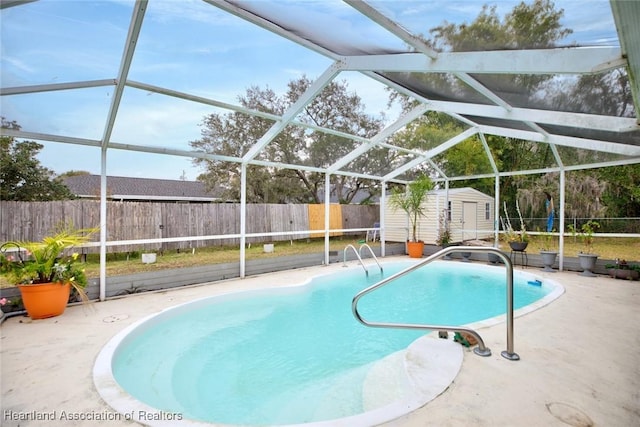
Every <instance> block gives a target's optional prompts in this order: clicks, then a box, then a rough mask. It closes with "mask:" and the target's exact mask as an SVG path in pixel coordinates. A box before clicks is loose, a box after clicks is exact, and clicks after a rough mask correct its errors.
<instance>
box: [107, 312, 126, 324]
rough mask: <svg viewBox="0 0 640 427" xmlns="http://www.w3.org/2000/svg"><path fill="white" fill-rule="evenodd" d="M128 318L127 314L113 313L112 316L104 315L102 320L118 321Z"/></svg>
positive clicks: (108, 321)
mask: <svg viewBox="0 0 640 427" xmlns="http://www.w3.org/2000/svg"><path fill="white" fill-rule="evenodd" d="M128 318H129V315H128V314H114V315H113V316H107V317H105V318H104V319H102V321H103V322H104V323H114V322H119V321H121V320H125V319H128Z"/></svg>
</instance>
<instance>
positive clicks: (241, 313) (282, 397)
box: [94, 261, 552, 425]
mask: <svg viewBox="0 0 640 427" xmlns="http://www.w3.org/2000/svg"><path fill="white" fill-rule="evenodd" d="M411 264H412V262H410V261H408V262H399V263H394V264H385V265H384V267H385V274H384V276H389V275H391V274H393V273H395V272H397V271H400V270H401V269H403V268H406V267H407V266H409V265H411ZM451 265H452V264H451V263H447V262H436V263H433V264H432V265H429V266H427V267H424V268H422V269H420V270H418V271H417V272H415V274H411V275H409V276H407V278H406V279H405V280H403V281H399V282H398V283H397V284H393V285H390V286H388V287H387V288H384V289H381V290H380V291H379V292H376V293H374V294H371V295H368V296H366V297H365V298H363V299H362V301H361V311H362V313H363V314H364V315H365V316H367V318H371V319H375V320H381V321H393V322H405V323H439V324H455V325H462V324H469V323H473V322H477V321H483V320H485V319H489V318H493V317H494V316H498V315H500V314H502V313H504V307H505V278H504V276H505V272H504V268H496V267H487V266H478V265H468V264H460V263H456V264H455V265H456V268H455V272H456V277H455V278H454V277H452V269H451ZM381 278H382V276H380V275H379V274H377V273H374V272H373V271H372V273H371V274H370V277H366V276H365V275H364V273H363V271H362V269H359V268H351V269H347V270H343V271H342V272H340V273H338V274H334V275H328V276H319V277H317V278H315V279H314V280H312V281H311V282H309V283H307V284H306V286H292V287H288V288H280V289H278V290H266V291H253V292H243V293H236V294H228V295H224V296H218V297H212V298H206V299H202V300H198V301H195V302H192V303H188V304H184V305H181V306H177V307H174V308H172V309H168V310H165V311H163V312H162V313H160V314H159V315H156V316H153V317H151V318H148V319H146V320H144V321H141V322H139V323H138V324H136V325H132V327H131V328H127V330H125V331H123V333H121V334H119V335H118V336H117V337H114V340H112V342H110V343H109V344H108V345H107V346H105V349H104V350H103V352H102V353H101V355H100V357H99V360H102V362H101V363H105V361H106V363H107V364H108V365H109V366H108V368H109V369H107V370H110V371H111V372H110V374H111V375H112V376H113V379H114V380H115V381H116V382H117V384H118V386H119V387H122V389H123V390H126V393H127V394H130V395H131V396H133V398H134V399H133V400H134V401H138V402H139V403H140V402H141V406H140V407H143V408H147V409H149V410H153V408H156V411H157V409H159V410H161V414H160V417H163V416H164V417H165V418H166V417H178V416H179V417H180V418H188V419H193V420H201V421H205V422H216V423H227V424H255V425H261V424H295V423H307V422H320V421H325V420H335V419H338V418H344V417H353V416H357V415H358V414H361V413H363V412H368V411H372V410H376V409H378V408H380V407H384V406H385V405H389V404H392V403H393V402H394V401H399V400H402V399H405V398H409V396H408V394H409V393H410V387H405V386H402V385H398V384H392V385H393V387H392V386H391V385H385V384H384V381H391V382H392V383H393V382H394V381H396V382H397V379H396V378H392V377H393V375H392V376H389V375H383V376H382V377H381V376H380V375H379V372H385V370H386V371H389V370H391V371H394V370H396V371H397V370H398V369H401V368H402V367H403V363H404V360H403V359H402V357H401V355H400V356H399V354H400V353H402V351H403V350H404V349H406V348H408V347H410V346H411V345H412V343H413V342H415V341H416V339H418V338H419V337H420V336H422V335H424V333H423V332H420V331H406V330H380V329H374V328H366V327H364V326H362V325H360V324H359V323H357V322H356V321H355V319H354V318H353V316H352V314H351V306H350V304H351V299H352V298H353V296H354V295H355V294H356V293H357V292H358V291H360V290H362V289H363V288H365V287H367V286H369V285H371V284H373V283H375V282H377V281H378V280H380V279H381ZM514 278H515V283H516V286H515V288H514V298H515V301H514V305H515V307H516V308H519V307H523V306H526V305H528V304H531V303H532V302H534V301H536V300H538V299H540V298H543V297H544V296H545V295H547V294H548V293H549V292H551V290H552V286H550V285H548V283H547V282H545V283H544V284H543V286H540V287H538V286H531V285H527V280H529V279H530V278H531V276H530V275H528V276H526V275H522V274H519V273H518V272H516V274H515V275H514ZM438 283H439V284H438ZM452 307H453V309H452ZM430 341H435V340H430ZM438 345H440V343H439V344H438ZM458 347H459V346H457V345H456V349H458ZM447 351H450V350H447ZM460 362H461V358H460ZM97 366H98V362H96V367H97ZM399 367H400V368H399ZM455 373H457V370H456V371H455V372H454V376H455ZM94 374H95V372H94ZM376 375H377V376H376ZM396 376H397V375H396ZM95 377H96V376H95V375H94V378H95ZM373 378H375V380H374V379H373ZM451 379H452V378H451ZM100 381H102V380H100V379H97V380H96V385H97V386H98V390H99V391H100V390H101V387H100V386H99V385H98V383H99V382H100ZM381 381H383V383H382V384H381ZM366 384H375V387H380V388H382V389H385V390H388V389H391V388H392V389H393V390H395V392H394V393H390V395H387V396H382V397H381V396H380V395H381V393H375V392H373V393H372V392H371V390H370V389H371V387H370V386H365V385H366ZM365 389H367V390H365ZM123 393H125V392H124V391H123ZM101 394H102V395H103V397H105V396H104V393H103V392H102V391H101ZM107 394H108V393H107ZM116 394H118V395H120V394H122V393H116ZM382 394H384V393H382ZM387 394H389V393H387ZM363 395H365V396H369V397H367V398H364V397H363ZM372 395H373V396H374V397H373V398H372V397H371V396H372ZM120 397H121V396H120ZM105 400H106V401H107V402H108V403H110V404H112V402H111V401H110V399H109V398H108V397H105ZM424 403H425V402H422V404H424ZM112 406H114V407H116V409H118V410H119V411H121V412H122V411H126V410H127V409H126V408H125V409H123V406H120V407H118V405H117V404H116V405H113V404H112ZM142 421H143V422H144V421H149V420H142ZM173 421H175V420H173ZM382 421H384V420H380V422H382Z"/></svg>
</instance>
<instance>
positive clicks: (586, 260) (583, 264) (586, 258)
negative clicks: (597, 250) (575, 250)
mask: <svg viewBox="0 0 640 427" xmlns="http://www.w3.org/2000/svg"><path fill="white" fill-rule="evenodd" d="M578 260H579V261H580V268H582V270H584V271H583V272H582V273H580V275H581V276H585V277H596V275H595V274H594V273H593V271H592V270H593V269H594V268H595V267H596V261H597V260H598V255H595V254H578Z"/></svg>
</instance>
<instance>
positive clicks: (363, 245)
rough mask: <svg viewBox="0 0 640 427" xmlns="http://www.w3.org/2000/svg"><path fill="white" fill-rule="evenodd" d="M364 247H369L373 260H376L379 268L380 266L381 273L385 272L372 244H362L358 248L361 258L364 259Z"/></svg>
mask: <svg viewBox="0 0 640 427" xmlns="http://www.w3.org/2000/svg"><path fill="white" fill-rule="evenodd" d="M362 248H367V249H369V253H370V254H371V256H372V257H373V260H374V261H375V262H376V264H378V268H380V273H383V272H384V270H383V269H382V265H380V262H379V261H378V257H376V254H374V253H373V249H371V246H369V245H368V244H366V243H363V244H361V245H360V248H358V255H360V259H362Z"/></svg>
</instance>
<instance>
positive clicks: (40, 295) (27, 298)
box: [18, 283, 71, 319]
mask: <svg viewBox="0 0 640 427" xmlns="http://www.w3.org/2000/svg"><path fill="white" fill-rule="evenodd" d="M18 289H20V294H21V296H22V302H23V304H24V308H25V310H27V314H28V315H29V317H31V318H32V319H46V318H47V317H55V316H59V315H61V314H62V313H64V310H65V308H67V302H69V293H70V292H71V285H70V284H69V283H65V284H63V285H61V284H60V283H41V284H38V285H18Z"/></svg>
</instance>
